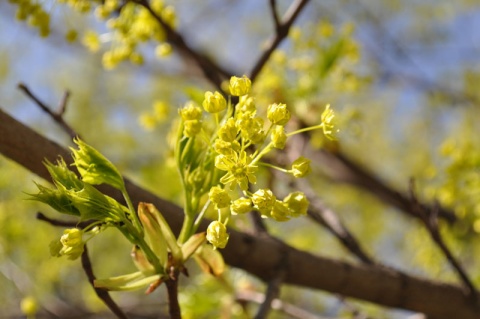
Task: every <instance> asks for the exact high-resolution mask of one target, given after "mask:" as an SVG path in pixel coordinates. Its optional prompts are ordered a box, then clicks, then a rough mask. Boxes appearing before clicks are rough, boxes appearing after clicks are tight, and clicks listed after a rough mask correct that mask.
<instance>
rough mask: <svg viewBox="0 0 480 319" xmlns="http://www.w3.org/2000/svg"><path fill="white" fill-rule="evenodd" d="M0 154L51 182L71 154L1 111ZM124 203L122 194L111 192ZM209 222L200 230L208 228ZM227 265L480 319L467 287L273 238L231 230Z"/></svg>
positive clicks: (148, 197)
mask: <svg viewBox="0 0 480 319" xmlns="http://www.w3.org/2000/svg"><path fill="white" fill-rule="evenodd" d="M0 123H2V124H1V125H0V153H2V154H3V155H4V156H6V157H8V158H10V159H12V160H13V161H15V162H17V163H19V164H21V165H23V166H24V167H25V168H27V169H29V170H30V171H32V172H34V173H35V174H37V175H39V176H41V177H43V178H45V179H49V174H48V172H47V170H46V169H45V167H44V166H43V165H42V164H41V163H42V161H43V160H44V158H48V159H50V160H55V159H56V157H57V156H58V155H62V156H63V157H64V158H65V159H66V160H67V159H69V158H70V157H69V153H68V151H67V150H66V149H64V148H62V147H61V146H59V145H58V144H56V143H54V142H52V141H50V140H48V139H46V138H44V137H43V136H41V135H39V134H37V133H36V132H34V131H33V130H31V129H30V128H28V127H26V126H24V125H22V124H21V123H19V122H18V121H16V120H15V119H13V118H12V117H10V116H9V115H7V114H6V113H4V112H2V111H1V110H0ZM127 190H128V192H129V194H130V196H131V197H132V199H133V201H134V202H136V203H138V202H139V201H144V202H149V203H152V204H154V205H155V206H156V207H158V208H159V210H160V211H161V212H162V214H163V215H164V216H165V219H166V220H167V221H168V222H169V224H170V226H171V228H172V229H173V230H174V231H175V232H176V233H178V232H179V231H180V228H181V225H182V220H183V213H182V209H181V208H180V207H178V206H176V205H175V204H173V203H171V202H169V201H166V200H164V199H161V198H159V197H156V196H155V195H153V194H151V193H149V192H147V191H145V190H144V189H142V188H140V187H138V186H136V185H134V184H133V183H131V182H127ZM108 194H109V195H110V196H112V197H115V198H117V199H118V200H121V196H120V194H118V193H117V192H112V191H110V192H108ZM207 226H208V221H205V222H204V223H202V225H201V227H200V230H203V229H206V227H207ZM221 252H222V254H223V256H224V258H225V261H226V262H227V263H228V264H229V265H231V266H233V267H238V268H241V269H244V270H245V271H247V272H250V273H251V274H253V275H255V276H257V277H259V278H260V279H262V280H265V281H269V280H271V279H272V278H274V276H275V274H276V269H277V267H278V265H279V263H280V261H281V260H282V259H283V258H285V256H287V257H286V264H287V273H286V276H285V281H284V282H285V283H286V284H292V285H297V286H303V287H308V288H315V289H322V290H325V291H329V292H333V293H338V294H341V295H344V296H349V297H353V298H358V299H362V300H366V301H370V302H374V303H376V304H379V305H384V306H388V307H396V308H403V309H409V310H412V311H417V312H422V313H425V314H426V315H428V316H429V318H436V319H443V318H445V319H451V318H462V319H478V314H479V313H480V308H479V306H478V305H479V304H480V298H478V296H476V297H475V300H474V302H473V301H472V300H471V299H470V298H469V297H468V296H467V295H466V294H465V293H464V290H463V288H462V287H458V286H456V285H451V284H444V283H439V282H433V281H429V280H425V279H421V278H417V277H414V276H409V275H407V274H404V273H401V272H399V271H395V270H392V269H389V268H385V267H380V266H377V267H370V266H368V265H363V264H361V265H353V264H349V263H346V262H342V261H338V260H333V259H330V258H324V257H319V256H314V255H312V254H309V253H307V252H303V251H299V250H297V249H294V248H292V247H290V246H287V245H286V244H284V243H282V242H280V241H279V240H275V239H273V238H255V237H253V236H250V235H248V234H245V233H241V232H238V231H235V230H230V240H229V243H228V245H227V247H226V249H224V250H222V251H221Z"/></svg>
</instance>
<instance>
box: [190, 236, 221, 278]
mask: <svg viewBox="0 0 480 319" xmlns="http://www.w3.org/2000/svg"><path fill="white" fill-rule="evenodd" d="M194 258H195V261H196V262H197V264H198V265H199V266H200V268H201V269H202V270H203V271H204V272H206V273H209V274H212V275H214V276H217V277H218V276H220V275H221V274H222V273H223V272H224V271H225V261H224V260H223V257H222V254H220V252H219V251H218V250H214V249H213V246H211V245H208V244H204V245H203V246H202V247H201V248H200V249H198V250H197V253H196V254H195V255H194Z"/></svg>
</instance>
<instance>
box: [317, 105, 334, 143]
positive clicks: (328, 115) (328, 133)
mask: <svg viewBox="0 0 480 319" xmlns="http://www.w3.org/2000/svg"><path fill="white" fill-rule="evenodd" d="M334 117H335V113H334V112H333V110H331V109H330V104H327V106H326V107H325V110H324V111H323V113H322V116H321V121H322V124H320V125H321V126H322V129H323V134H324V135H325V137H326V138H328V139H329V140H334V139H335V137H334V136H333V128H334V125H333V123H332V122H333V118H334Z"/></svg>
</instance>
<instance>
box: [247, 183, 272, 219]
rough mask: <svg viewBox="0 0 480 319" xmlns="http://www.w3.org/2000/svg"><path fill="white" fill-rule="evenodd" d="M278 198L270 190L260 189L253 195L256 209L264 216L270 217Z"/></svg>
mask: <svg viewBox="0 0 480 319" xmlns="http://www.w3.org/2000/svg"><path fill="white" fill-rule="evenodd" d="M276 200H277V198H276V197H275V195H273V193H272V191H271V190H269V189H259V190H258V191H256V192H255V193H254V194H253V195H252V202H253V204H254V205H255V208H256V209H257V210H258V211H259V212H260V213H261V214H262V215H266V216H270V212H271V211H272V209H273V206H274V205H275V201H276Z"/></svg>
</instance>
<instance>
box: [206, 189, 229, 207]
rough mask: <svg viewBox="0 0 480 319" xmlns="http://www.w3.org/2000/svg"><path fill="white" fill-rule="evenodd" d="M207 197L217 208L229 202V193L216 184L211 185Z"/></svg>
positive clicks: (226, 205) (225, 205)
mask: <svg viewBox="0 0 480 319" xmlns="http://www.w3.org/2000/svg"><path fill="white" fill-rule="evenodd" d="M208 197H209V198H210V200H211V201H212V203H214V204H215V208H217V209H219V208H225V207H228V205H230V202H231V198H230V195H228V193H227V192H226V191H225V190H224V189H222V188H220V187H218V186H213V187H212V188H210V192H209V193H208Z"/></svg>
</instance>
